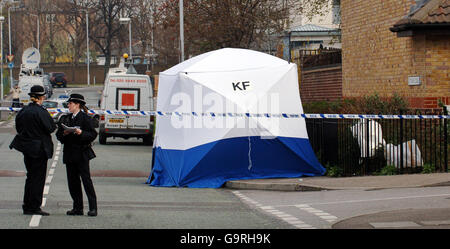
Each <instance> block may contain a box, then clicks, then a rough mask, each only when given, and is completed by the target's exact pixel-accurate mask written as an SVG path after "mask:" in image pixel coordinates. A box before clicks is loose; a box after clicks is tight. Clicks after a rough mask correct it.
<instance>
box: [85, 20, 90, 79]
mask: <svg viewBox="0 0 450 249" xmlns="http://www.w3.org/2000/svg"><path fill="white" fill-rule="evenodd" d="M86 50H87V85H88V86H90V84H91V75H90V72H89V64H90V60H91V56H90V54H89V13H88V12H87V11H86Z"/></svg>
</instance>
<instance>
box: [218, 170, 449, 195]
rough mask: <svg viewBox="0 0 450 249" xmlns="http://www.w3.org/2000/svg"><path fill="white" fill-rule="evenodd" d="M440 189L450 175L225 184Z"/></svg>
mask: <svg viewBox="0 0 450 249" xmlns="http://www.w3.org/2000/svg"><path fill="white" fill-rule="evenodd" d="M436 186H450V173H433V174H404V175H389V176H354V177H327V176H319V177H302V178H277V179H253V180H234V181H228V182H226V184H225V187H226V188H231V189H251V190H275V191H321V190H350V189H351V190H376V189H391V188H416V187H436Z"/></svg>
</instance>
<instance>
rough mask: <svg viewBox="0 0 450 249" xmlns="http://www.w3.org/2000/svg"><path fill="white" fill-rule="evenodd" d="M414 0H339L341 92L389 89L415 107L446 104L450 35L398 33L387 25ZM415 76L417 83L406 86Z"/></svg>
mask: <svg viewBox="0 0 450 249" xmlns="http://www.w3.org/2000/svg"><path fill="white" fill-rule="evenodd" d="M414 3H415V1H414V0H390V1H359V0H341V16H342V19H341V20H342V27H341V28H342V77H343V88H342V92H343V96H344V97H358V96H363V95H371V94H374V93H378V94H379V95H380V96H386V97H391V96H392V95H393V93H394V92H397V93H398V94H400V95H401V96H404V97H406V98H407V99H409V100H410V103H411V105H412V107H414V108H436V107H437V100H438V99H441V100H443V102H444V103H445V104H450V99H449V96H450V75H449V71H450V70H449V66H450V36H448V35H447V36H444V35H441V36H431V35H427V34H419V35H415V36H413V37H402V38H398V37H397V34H396V33H393V32H391V31H390V30H389V28H390V27H392V26H393V24H394V23H395V22H397V21H398V20H399V19H400V18H402V17H403V16H405V15H406V14H407V13H408V12H409V9H410V7H411V5H412V4H414ZM409 76H420V77H421V81H422V82H421V85H420V86H408V77H409Z"/></svg>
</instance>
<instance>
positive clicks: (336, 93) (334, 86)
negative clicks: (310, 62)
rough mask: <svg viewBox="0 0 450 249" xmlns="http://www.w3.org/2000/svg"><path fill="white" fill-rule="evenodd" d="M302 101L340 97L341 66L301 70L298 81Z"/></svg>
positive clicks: (329, 99) (330, 99)
mask: <svg viewBox="0 0 450 249" xmlns="http://www.w3.org/2000/svg"><path fill="white" fill-rule="evenodd" d="M300 97H301V98H302V103H308V102H313V101H334V100H339V99H341V98H342V67H341V66H338V67H336V66H334V67H331V68H322V69H314V70H305V69H304V70H303V72H302V78H301V82H300Z"/></svg>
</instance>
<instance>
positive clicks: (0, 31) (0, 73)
mask: <svg viewBox="0 0 450 249" xmlns="http://www.w3.org/2000/svg"><path fill="white" fill-rule="evenodd" d="M0 16H3V5H2V6H1V14H0ZM0 25H1V26H0V33H1V35H0V36H1V38H0V40H1V41H0V43H1V46H0V47H1V54H0V55H1V59H2V63H1V67H2V68H1V72H0V75H1V76H0V77H1V88H2V90H1V95H2V96H1V98H0V99H1V100H3V58H4V57H3V20H2V21H1V23H0ZM11 87H12V85H11Z"/></svg>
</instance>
